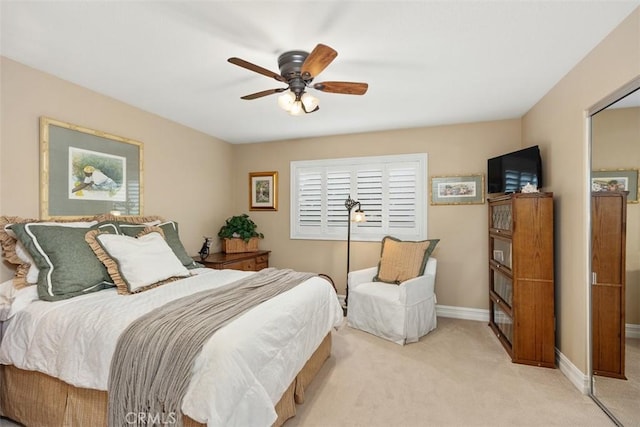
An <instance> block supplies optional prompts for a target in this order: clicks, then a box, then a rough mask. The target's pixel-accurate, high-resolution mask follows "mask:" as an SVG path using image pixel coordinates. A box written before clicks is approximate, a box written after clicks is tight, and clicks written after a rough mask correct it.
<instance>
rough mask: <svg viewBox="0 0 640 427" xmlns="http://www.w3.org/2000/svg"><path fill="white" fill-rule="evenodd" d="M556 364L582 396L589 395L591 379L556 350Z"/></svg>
mask: <svg viewBox="0 0 640 427" xmlns="http://www.w3.org/2000/svg"><path fill="white" fill-rule="evenodd" d="M556 364H557V365H558V369H560V372H562V373H563V374H564V376H565V377H567V379H568V380H569V381H570V382H571V384H573V386H574V387H575V388H577V389H578V391H580V393H582V394H588V393H589V377H588V376H587V375H585V373H584V372H582V371H581V370H580V369H578V368H577V367H576V365H574V364H573V363H571V361H570V360H569V359H568V358H567V357H566V356H565V355H564V354H562V353H561V352H560V350H558V349H557V348H556Z"/></svg>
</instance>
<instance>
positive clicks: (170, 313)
mask: <svg viewBox="0 0 640 427" xmlns="http://www.w3.org/2000/svg"><path fill="white" fill-rule="evenodd" d="M313 276H315V274H313V273H300V272H295V271H293V270H289V269H286V270H278V269H275V268H267V269H264V270H262V271H260V272H258V273H256V274H254V275H251V276H249V277H247V278H245V279H241V280H237V281H235V282H233V283H230V284H227V285H225V286H222V287H220V288H218V289H212V290H207V291H202V292H198V293H196V294H193V295H189V296H186V297H183V298H180V299H179V300H177V301H173V302H171V303H169V304H166V305H164V306H163V307H160V308H158V309H156V310H154V311H153V312H150V313H147V314H146V315H144V316H142V317H141V318H139V319H137V320H136V321H134V322H133V323H132V324H131V325H129V327H127V329H126V330H125V331H124V332H123V333H122V335H121V336H120V338H119V339H118V343H117V345H116V350H115V353H114V356H113V359H112V361H111V371H110V373H109V393H108V394H109V411H108V412H109V418H108V422H109V426H112V427H116V426H124V425H144V426H150V425H172V426H181V425H182V412H181V409H180V407H181V405H182V399H183V397H184V395H185V393H186V390H187V386H188V385H189V381H190V377H191V375H190V370H191V367H192V366H193V362H194V360H195V358H196V356H197V355H198V354H199V353H200V350H201V349H202V347H203V345H204V344H205V342H206V341H207V340H208V339H209V338H210V337H211V335H212V334H213V333H214V332H215V331H216V330H218V329H220V328H221V327H222V326H224V325H225V324H227V323H229V322H230V321H231V320H233V319H234V318H235V317H237V316H239V315H241V314H242V313H244V312H245V311H247V310H249V309H250V308H252V307H254V306H256V305H258V304H260V303H261V302H263V301H266V300H268V299H270V298H272V297H274V296H276V295H278V294H280V293H283V292H285V291H287V290H289V289H291V288H293V287H294V286H296V285H298V284H300V283H302V282H303V281H305V280H307V279H309V278H311V277H313ZM167 286H172V285H167Z"/></svg>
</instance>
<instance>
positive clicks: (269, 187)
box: [249, 171, 278, 211]
mask: <svg viewBox="0 0 640 427" xmlns="http://www.w3.org/2000/svg"><path fill="white" fill-rule="evenodd" d="M249 210H252V211H277V210H278V172H276V171H271V172H250V173H249Z"/></svg>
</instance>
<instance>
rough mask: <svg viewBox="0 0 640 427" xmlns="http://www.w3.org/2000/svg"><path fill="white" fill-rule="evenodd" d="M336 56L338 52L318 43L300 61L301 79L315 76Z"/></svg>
mask: <svg viewBox="0 0 640 427" xmlns="http://www.w3.org/2000/svg"><path fill="white" fill-rule="evenodd" d="M336 56H338V52H336V51H335V50H333V49H332V48H330V47H329V46H327V45H324V44H318V45H317V46H316V47H315V48H314V49H313V50H312V51H311V53H310V54H309V56H307V59H305V60H304V62H303V63H302V68H301V69H300V72H301V74H302V78H303V79H310V78H314V77H316V76H317V75H318V74H320V73H321V72H322V70H324V69H325V68H327V66H328V65H329V64H331V62H332V61H333V60H334V59H335V58H336Z"/></svg>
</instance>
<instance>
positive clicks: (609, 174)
mask: <svg viewBox="0 0 640 427" xmlns="http://www.w3.org/2000/svg"><path fill="white" fill-rule="evenodd" d="M639 177H640V171H639V170H638V169H622V168H620V169H597V170H594V171H591V191H593V192H598V191H599V192H603V191H628V192H629V195H628V196H627V203H638V201H639V200H640V186H639V185H638V180H639Z"/></svg>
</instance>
